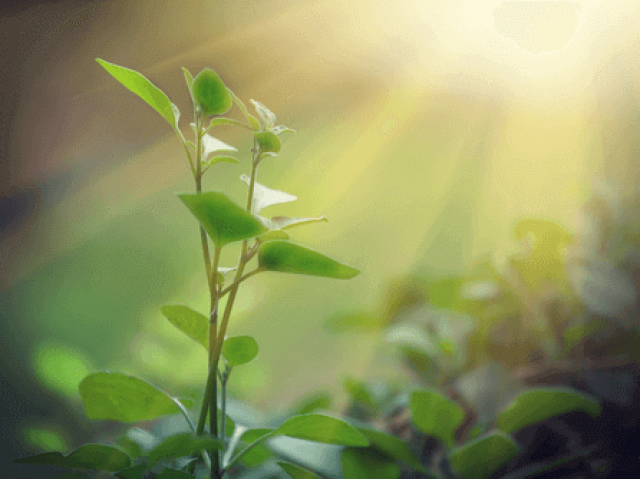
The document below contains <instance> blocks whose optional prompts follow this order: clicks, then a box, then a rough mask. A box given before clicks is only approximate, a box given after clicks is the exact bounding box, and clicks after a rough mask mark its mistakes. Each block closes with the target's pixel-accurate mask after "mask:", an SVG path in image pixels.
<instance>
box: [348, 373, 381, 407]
mask: <svg viewBox="0 0 640 479" xmlns="http://www.w3.org/2000/svg"><path fill="white" fill-rule="evenodd" d="M343 386H344V389H345V391H346V392H347V394H348V395H349V397H350V398H351V401H353V402H354V403H357V402H360V403H364V404H366V405H367V406H369V407H371V408H375V407H376V403H375V400H374V399H373V396H372V395H371V393H370V392H369V390H368V389H367V387H366V385H365V384H364V383H362V382H360V381H358V380H356V379H353V378H346V379H345V380H344V383H343Z"/></svg>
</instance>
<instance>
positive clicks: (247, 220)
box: [178, 191, 268, 247]
mask: <svg viewBox="0 0 640 479" xmlns="http://www.w3.org/2000/svg"><path fill="white" fill-rule="evenodd" d="M178 197H179V198H180V199H181V200H182V202H183V203H184V204H185V206H186V207H187V208H189V210H190V211H191V212H192V213H193V215H194V216H195V217H196V218H197V219H198V221H200V224H201V225H202V227H203V228H204V229H205V231H206V232H207V233H208V234H209V237H210V238H211V240H212V241H213V242H214V243H215V244H216V245H217V246H219V247H222V246H224V245H226V244H228V243H233V242H235V241H242V240H244V239H248V238H252V237H254V236H259V235H261V234H263V233H266V232H267V231H268V230H267V228H265V227H264V226H263V225H262V223H260V221H259V220H258V219H257V218H256V217H255V216H253V215H252V214H250V213H249V212H247V211H246V210H244V209H243V208H241V207H240V206H238V205H236V204H235V203H234V202H233V201H231V200H230V199H229V198H227V197H226V196H225V195H223V194H222V193H217V192H215V191H210V192H207V193H200V194H188V193H184V194H180V195H178Z"/></svg>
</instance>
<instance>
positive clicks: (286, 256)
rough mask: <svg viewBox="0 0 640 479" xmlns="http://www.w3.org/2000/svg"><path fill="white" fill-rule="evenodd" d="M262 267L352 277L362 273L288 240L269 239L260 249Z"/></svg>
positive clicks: (286, 271)
mask: <svg viewBox="0 0 640 479" xmlns="http://www.w3.org/2000/svg"><path fill="white" fill-rule="evenodd" d="M258 262H259V263H260V268H262V269H263V270H265V271H278V272H281V273H292V274H306V275H311V276H324V277H326V278H337V279H350V278H353V277H354V276H356V275H357V274H359V273H360V271H358V270H357V269H355V268H352V267H350V266H347V265H345V264H342V263H338V262H337V261H335V260H333V259H331V258H329V257H328V256H324V255H323V254H320V253H318V252H316V251H313V250H310V249H308V248H305V247H303V246H300V245H297V244H294V243H290V242H288V241H269V242H268V243H264V244H263V245H262V246H260V250H259V251H258Z"/></svg>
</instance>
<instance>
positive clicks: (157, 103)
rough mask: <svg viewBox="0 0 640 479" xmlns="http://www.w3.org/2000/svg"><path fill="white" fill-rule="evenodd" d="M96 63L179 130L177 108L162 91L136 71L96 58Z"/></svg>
mask: <svg viewBox="0 0 640 479" xmlns="http://www.w3.org/2000/svg"><path fill="white" fill-rule="evenodd" d="M96 61H97V62H98V63H99V64H100V65H102V67H103V68H104V69H105V70H107V71H108V72H109V73H110V74H111V75H112V76H113V77H114V78H115V79H116V80H118V81H119V82H120V83H122V84H123V85H124V86H125V87H126V88H127V89H129V90H130V91H132V92H133V93H135V94H136V95H138V96H139V97H140V98H142V99H143V100H144V101H145V102H147V104H148V105H149V106H150V107H151V108H153V109H154V110H156V111H157V112H158V113H160V114H161V115H162V116H163V117H164V119H165V120H167V121H168V122H169V124H170V125H171V126H172V127H173V128H174V129H177V124H178V117H179V115H176V112H177V108H176V107H175V105H173V104H172V103H171V101H170V100H169V97H167V95H166V94H165V93H164V92H163V91H162V90H160V89H159V88H158V87H157V86H155V85H154V84H153V83H151V82H150V81H149V80H147V79H146V78H145V77H144V76H143V75H141V74H140V73H138V72H137V71H135V70H131V69H129V68H125V67H121V66H118V65H114V64H113V63H109V62H106V61H104V60H102V59H100V58H96Z"/></svg>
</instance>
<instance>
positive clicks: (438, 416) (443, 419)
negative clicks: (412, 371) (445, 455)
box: [411, 390, 464, 447]
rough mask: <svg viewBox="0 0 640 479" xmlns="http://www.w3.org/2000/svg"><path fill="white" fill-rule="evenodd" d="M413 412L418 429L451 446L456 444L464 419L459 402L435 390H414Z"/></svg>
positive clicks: (412, 398) (412, 397)
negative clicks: (457, 430)
mask: <svg viewBox="0 0 640 479" xmlns="http://www.w3.org/2000/svg"><path fill="white" fill-rule="evenodd" d="M411 412H412V414H413V423H414V424H415V425H416V426H417V427H418V429H420V430H421V431H422V432H424V433H425V434H428V435H429V436H433V437H435V438H437V439H439V440H440V441H442V442H443V443H445V444H446V445H447V446H449V447H453V446H454V434H455V432H456V429H458V427H459V426H460V424H461V423H462V420H463V419H464V410H463V409H462V408H461V407H460V406H459V405H458V404H456V403H455V402H453V401H450V400H449V399H447V398H446V397H444V396H443V395H442V394H440V393H438V392H436V391H435V390H421V391H414V392H413V393H412V394H411Z"/></svg>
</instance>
